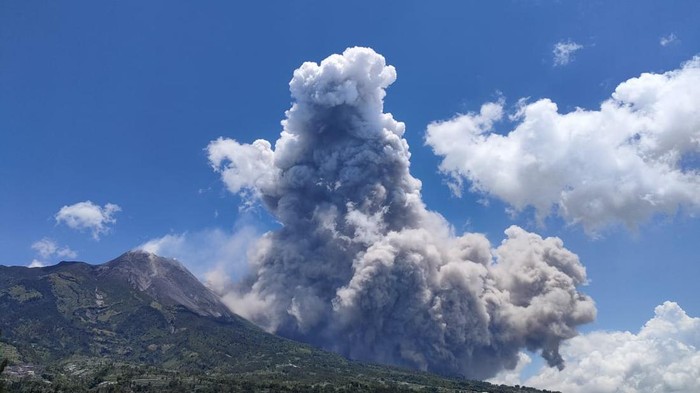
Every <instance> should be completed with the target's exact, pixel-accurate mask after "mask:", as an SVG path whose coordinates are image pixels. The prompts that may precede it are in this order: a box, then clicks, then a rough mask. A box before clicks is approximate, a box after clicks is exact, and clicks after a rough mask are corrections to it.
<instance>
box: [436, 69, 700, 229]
mask: <svg viewBox="0 0 700 393" xmlns="http://www.w3.org/2000/svg"><path fill="white" fill-rule="evenodd" d="M504 112H505V109H504V107H503V103H502V102H496V103H487V104H484V105H483V106H482V107H481V110H480V112H479V113H468V114H464V115H459V116H456V117H455V118H453V119H450V120H447V121H443V122H434V123H432V124H430V125H429V126H428V128H427V133H426V143H427V144H428V145H430V146H431V147H432V149H433V151H434V153H435V154H437V155H439V156H441V157H442V158H443V161H442V163H441V164H440V169H441V171H442V172H443V173H445V174H448V175H449V176H451V177H452V179H453V180H454V187H455V188H457V189H458V188H459V186H460V185H461V182H462V181H463V180H467V181H468V182H470V184H471V189H472V191H476V192H481V193H484V194H486V195H490V196H494V197H497V198H499V199H501V200H503V201H505V202H507V203H508V204H510V205H511V206H512V207H513V208H514V209H515V210H516V211H520V210H522V209H524V208H526V207H528V206H532V207H534V209H535V211H536V215H537V218H538V219H539V220H542V219H543V218H545V217H547V216H549V215H551V214H557V215H559V216H561V217H562V218H564V219H565V220H566V221H567V222H569V223H572V224H575V223H580V224H582V225H583V226H584V228H585V229H586V231H588V232H589V233H595V232H596V231H597V230H598V229H600V228H601V227H604V226H607V225H609V224H613V223H623V224H625V225H627V226H628V227H630V228H636V227H637V226H638V225H639V224H640V223H642V222H643V221H645V220H647V219H649V218H650V217H652V216H654V215H655V214H667V215H673V214H675V213H676V212H677V211H678V209H683V210H684V211H685V212H688V213H691V214H692V213H693V212H695V211H697V210H698V207H700V173H699V172H698V154H699V153H700V57H695V58H694V59H692V60H691V61H689V62H687V63H685V64H684V65H683V66H682V67H681V68H679V69H676V70H673V71H669V72H666V73H662V74H653V73H645V74H642V75H640V76H639V77H636V78H632V79H629V80H627V81H625V82H623V83H621V84H620V85H618V86H617V88H616V89H615V92H614V93H613V94H612V97H611V98H609V99H607V100H605V101H604V102H603V103H602V104H601V105H600V109H598V110H586V109H581V108H577V109H576V110H574V111H571V112H568V113H560V112H559V110H558V108H557V104H556V103H554V102H552V101H551V100H549V99H541V100H538V101H536V102H532V103H525V102H523V101H521V102H520V103H519V105H518V110H517V112H516V113H515V114H514V115H512V116H511V117H510V120H512V121H514V122H515V123H516V124H515V126H514V128H512V129H511V130H510V131H508V132H506V133H502V132H497V130H496V124H497V123H498V122H499V121H501V120H502V119H503V117H504Z"/></svg>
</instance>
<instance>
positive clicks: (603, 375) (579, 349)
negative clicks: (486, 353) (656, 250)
mask: <svg viewBox="0 0 700 393" xmlns="http://www.w3.org/2000/svg"><path fill="white" fill-rule="evenodd" d="M561 354H562V356H563V358H564V360H565V361H566V363H567V365H568V367H567V368H565V369H564V370H562V371H559V370H555V369H551V368H548V367H543V368H542V369H541V370H539V372H537V373H536V374H535V375H533V376H532V377H530V378H528V379H527V380H525V381H524V382H518V379H517V378H514V377H513V373H512V372H505V373H502V374H501V375H499V376H498V377H497V378H495V379H494V380H493V382H501V381H508V382H510V383H523V384H525V385H528V386H534V387H538V388H542V389H554V390H560V391H563V392H570V393H578V392H581V393H583V392H585V393H617V392H624V393H627V392H630V393H632V392H635V393H636V392H640V393H643V392H649V393H651V392H654V393H657V392H658V393H661V392H687V393H690V392H698V391H700V318H694V317H690V316H688V315H687V314H686V313H685V311H683V309H682V308H681V307H680V306H679V305H678V304H676V303H673V302H665V303H664V304H662V305H660V306H658V307H656V310H655V316H654V317H653V318H652V319H651V320H649V321H648V322H647V323H646V324H645V325H644V327H642V328H641V330H640V331H639V332H638V333H631V332H627V331H624V332H623V331H612V332H606V331H597V332H592V333H588V334H584V335H580V336H578V337H574V338H573V339H571V340H569V341H568V342H566V343H565V344H564V345H562V348H561ZM521 360H522V362H521V365H520V366H522V365H523V364H526V363H527V362H528V361H529V358H527V356H524V357H523V358H521ZM517 370H518V369H516V371H517Z"/></svg>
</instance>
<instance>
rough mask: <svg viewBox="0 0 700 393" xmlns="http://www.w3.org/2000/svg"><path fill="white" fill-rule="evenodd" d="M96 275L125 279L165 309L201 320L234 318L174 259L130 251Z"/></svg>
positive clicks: (101, 268) (102, 268) (109, 263)
mask: <svg viewBox="0 0 700 393" xmlns="http://www.w3.org/2000/svg"><path fill="white" fill-rule="evenodd" d="M98 274H100V275H105V276H108V277H114V278H121V279H125V280H126V281H128V282H129V283H130V284H131V285H132V286H133V287H134V288H135V289H138V290H139V291H141V292H145V293H147V294H148V295H150V296H152V297H153V298H154V299H155V300H157V301H158V302H159V303H161V304H163V305H166V306H177V305H180V306H184V307H185V308H187V309H188V310H190V311H192V312H194V313H196V314H199V315H201V316H210V317H215V318H219V317H226V318H233V317H234V314H233V313H232V312H231V311H230V310H229V309H228V308H227V307H226V306H224V305H223V304H222V303H221V301H220V300H219V297H218V296H216V295H215V294H214V293H213V292H212V291H210V290H209V289H208V288H206V287H205V286H204V285H202V283H201V282H200V281H199V280H198V279H197V278H196V277H195V276H194V275H193V274H192V273H190V271H189V270H187V268H186V267H185V266H184V265H183V264H181V263H180V262H179V261H177V260H176V259H170V258H163V257H160V256H158V255H155V254H152V253H148V252H145V251H141V250H134V251H129V252H127V253H124V254H122V255H121V256H119V257H118V258H116V259H113V260H111V261H109V262H107V263H105V264H104V265H101V266H100V267H99V268H98Z"/></svg>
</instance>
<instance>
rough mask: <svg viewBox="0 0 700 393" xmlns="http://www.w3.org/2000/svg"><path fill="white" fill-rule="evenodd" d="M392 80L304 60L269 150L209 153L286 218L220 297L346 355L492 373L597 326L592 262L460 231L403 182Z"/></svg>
mask: <svg viewBox="0 0 700 393" xmlns="http://www.w3.org/2000/svg"><path fill="white" fill-rule="evenodd" d="M395 79H396V71H395V69H394V68H393V67H392V66H389V65H386V63H385V60H384V58H383V57H382V56H381V55H379V54H377V53H375V52H374V51H373V50H371V49H368V48H350V49H347V50H346V51H345V52H344V53H343V54H342V55H332V56H330V57H328V58H327V59H325V60H323V61H322V62H321V63H320V64H316V63H313V62H307V63H304V64H303V65H302V66H301V67H300V68H299V69H297V70H296V71H295V72H294V77H293V78H292V80H291V82H290V90H291V93H292V98H293V105H292V107H291V108H290V109H289V110H288V111H287V112H286V119H285V120H283V121H282V126H283V131H282V133H281V135H280V138H279V139H278V140H277V141H276V142H275V145H274V148H273V147H272V144H271V143H269V142H267V141H264V140H257V141H255V142H253V143H252V144H242V143H239V142H237V141H234V140H231V139H224V138H220V139H218V140H216V141H212V142H211V143H210V144H209V146H208V153H209V159H210V162H211V164H212V166H213V168H214V169H215V170H216V171H218V172H219V173H220V174H221V177H222V180H223V181H224V183H225V184H226V186H227V188H228V189H229V190H230V191H231V192H233V193H237V194H241V195H243V196H244V197H245V199H244V200H245V201H246V203H251V202H253V201H260V203H261V204H262V205H263V206H264V207H265V208H266V209H267V210H268V211H269V212H270V213H271V214H272V215H273V216H274V217H275V218H276V219H277V220H278V221H279V222H280V224H281V228H280V229H279V230H276V231H273V232H269V233H267V234H265V235H264V236H263V237H262V238H261V239H260V240H259V241H258V243H257V244H256V245H255V246H254V247H253V250H252V252H251V253H250V255H249V261H250V264H251V266H250V269H251V273H250V274H249V275H248V276H247V278H246V279H244V280H242V281H241V282H239V283H237V285H235V287H233V288H231V289H230V290H228V291H226V293H225V294H223V299H224V301H225V302H226V303H227V304H228V305H229V306H230V307H231V308H232V310H233V311H235V312H237V313H239V314H241V315H243V316H245V317H247V318H249V319H251V320H252V321H254V322H255V323H257V324H258V325H260V326H262V327H264V328H266V329H267V330H268V331H271V332H276V333H278V334H280V335H283V336H286V337H290V338H294V339H299V340H303V341H306V342H309V343H312V344H315V345H318V346H321V347H323V348H326V349H329V350H333V351H336V352H339V353H341V354H344V355H346V356H349V357H351V358H355V359H361V360H370V361H375V362H382V363H390V364H396V365H402V366H409V367H414V368H419V369H422V370H429V371H433V372H438V373H443V374H452V375H463V376H466V377H472V378H487V377H490V376H493V375H495V374H496V373H497V372H498V371H500V370H502V369H504V368H506V369H509V368H513V367H515V366H516V364H517V362H518V359H519V351H520V350H521V349H523V348H527V349H529V350H532V351H540V353H541V354H542V356H543V357H544V358H545V359H546V360H547V361H548V363H549V364H550V365H552V366H557V367H559V368H562V367H563V362H562V359H561V356H560V355H559V345H560V343H561V342H562V341H564V340H566V339H568V338H571V337H574V336H575V335H576V327H577V326H578V325H580V324H583V323H587V322H590V321H592V320H593V319H594V318H595V312H596V310H595V306H594V303H593V301H592V300H591V299H590V298H589V297H588V296H586V295H584V294H582V293H580V292H579V291H578V289H577V288H578V287H579V286H580V285H583V284H585V283H586V272H585V268H584V267H583V266H582V265H581V263H580V262H579V260H578V257H577V256H576V255H575V254H573V253H572V252H570V251H568V250H567V249H566V248H564V246H563V243H562V241H561V240H559V239H557V238H546V239H543V238H542V237H540V236H538V235H536V234H533V233H529V232H527V231H525V230H523V229H521V228H519V227H516V226H512V227H510V228H508V229H507V230H506V231H505V235H506V238H505V240H503V241H502V242H501V244H500V245H496V246H493V245H492V244H491V243H490V242H489V240H488V239H486V237H485V236H483V235H481V234H477V233H466V234H462V235H460V236H457V235H455V233H454V229H453V228H452V227H451V226H450V225H449V223H448V222H447V221H446V220H445V219H444V218H443V217H442V216H441V215H440V214H438V213H436V212H432V211H430V210H428V209H427V208H426V206H425V205H424V203H423V201H422V198H421V182H420V181H419V180H417V179H415V178H414V177H412V176H411V174H410V171H409V167H410V152H409V149H408V144H407V142H406V140H405V139H404V138H403V134H404V130H405V126H404V124H403V123H401V122H398V121H396V120H394V118H393V117H392V115H391V114H389V113H384V112H383V99H384V96H385V89H386V88H387V87H388V86H389V85H390V84H391V83H393V82H394V81H395Z"/></svg>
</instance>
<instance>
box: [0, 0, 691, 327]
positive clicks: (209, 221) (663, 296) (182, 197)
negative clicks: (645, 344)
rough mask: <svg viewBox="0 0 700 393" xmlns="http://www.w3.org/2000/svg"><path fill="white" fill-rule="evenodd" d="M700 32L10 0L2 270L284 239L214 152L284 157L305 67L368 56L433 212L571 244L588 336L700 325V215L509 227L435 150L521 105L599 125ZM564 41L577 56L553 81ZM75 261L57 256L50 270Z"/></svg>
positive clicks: (633, 8)
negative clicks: (194, 237)
mask: <svg viewBox="0 0 700 393" xmlns="http://www.w3.org/2000/svg"><path fill="white" fill-rule="evenodd" d="M698 15H700V3H698V2H696V1H674V2H659V1H617V2H605V1H499V2H437V3H436V2H417V1H415V2H414V1H412V2H408V1H407V2H400V3H399V2H397V3H389V2H364V1H361V2H352V3H340V2H322V1H302V2H282V1H279V2H255V3H254V2H250V3H249V4H239V3H234V2H207V3H196V4H195V3H187V2H165V1H162V2H156V1H154V2H135V1H134V2H120V3H119V4H116V3H104V2H87V1H77V2H70V3H43V4H38V3H32V2H21V1H15V2H10V1H4V2H2V3H0V189H1V192H0V222H2V225H0V248H1V249H2V250H3V253H2V260H0V263H3V264H10V265H15V264H16V265H27V264H29V263H30V262H31V261H32V260H33V259H37V258H40V257H41V255H39V254H40V252H39V251H38V250H37V249H36V247H35V248H34V249H33V248H32V245H33V244H35V243H36V242H37V241H39V240H41V239H45V238H46V239H50V240H51V241H53V242H54V243H55V244H56V245H58V246H59V248H60V247H65V246H67V247H69V248H70V250H72V251H73V252H74V253H75V254H77V256H76V258H75V259H78V260H85V261H89V262H93V263H100V262H104V261H107V260H109V259H111V258H113V257H115V256H117V255H119V254H121V253H122V252H124V251H126V250H128V249H131V248H134V247H136V246H138V245H140V244H143V243H145V242H147V241H149V240H151V239H155V238H160V237H162V236H165V235H167V234H172V235H177V234H182V233H185V232H186V233H195V234H196V233H202V232H203V231H217V230H219V231H222V232H223V233H233V232H235V231H236V228H240V227H241V226H242V225H245V226H246V227H253V228H255V231H256V232H257V233H259V232H262V231H265V230H267V229H270V228H274V226H275V224H274V222H273V220H271V218H270V217H269V216H268V215H267V214H266V213H265V212H264V210H263V209H256V210H253V211H252V212H249V213H245V214H243V213H240V212H239V204H240V201H241V200H240V198H239V197H237V196H234V195H231V194H230V193H229V192H227V191H226V188H225V186H224V184H223V183H222V182H221V180H220V178H219V174H217V173H215V172H214V171H212V170H211V168H210V166H209V162H208V159H207V152H206V150H205V149H206V147H207V145H208V144H209V142H210V141H212V140H214V139H216V138H218V137H220V136H224V137H229V138H234V139H236V140H238V141H240V142H245V143H250V142H252V141H253V140H255V139H258V138H264V139H267V140H272V141H274V140H276V139H277V137H278V135H279V133H280V131H281V126H280V121H281V120H282V119H283V118H284V111H285V110H287V109H288V108H289V106H290V102H291V98H290V95H289V87H288V82H289V80H290V79H291V77H292V72H293V70H294V69H296V68H297V67H299V65H301V63H303V62H304V61H315V62H319V61H321V60H322V59H324V58H325V57H327V56H328V55H330V54H333V53H340V52H342V51H343V50H344V49H345V48H347V47H352V46H367V47H371V48H373V49H374V50H375V51H377V52H378V53H380V54H382V55H383V56H384V57H385V58H386V60H387V63H388V64H391V65H393V66H394V67H396V70H397V74H398V79H397V81H396V82H395V83H394V84H393V85H392V86H390V87H389V88H388V90H387V97H386V99H385V111H386V112H391V113H392V114H393V115H394V118H396V119H397V120H399V121H402V122H405V123H406V128H407V131H406V134H405V138H406V140H407V141H408V143H409V145H410V148H411V153H412V157H411V173H412V174H413V176H415V177H417V178H418V179H420V180H421V181H422V182H423V189H422V192H423V199H424V201H425V203H426V204H427V206H428V208H429V209H432V210H435V211H438V212H439V213H441V214H442V215H444V216H445V217H446V218H447V219H448V221H449V222H450V223H451V224H452V225H453V226H454V228H455V230H456V232H462V231H473V232H481V233H484V234H486V235H487V236H488V237H489V238H490V239H491V241H492V242H499V241H500V239H501V238H502V237H503V236H502V232H503V230H504V229H505V228H507V227H508V226H509V225H511V224H517V225H520V226H522V227H523V228H526V229H527V230H529V231H532V232H537V233H539V234H541V235H543V236H558V237H560V238H561V239H562V240H563V241H564V244H565V246H566V247H567V248H568V249H569V250H571V251H573V252H575V253H576V254H578V256H579V257H580V259H581V261H582V262H583V264H584V265H585V266H586V268H587V270H588V278H589V279H590V284H589V285H588V286H587V287H585V288H583V291H584V292H585V293H587V294H588V295H590V296H591V297H592V298H593V299H594V300H595V301H596V306H597V308H598V317H597V320H596V321H595V322H594V323H592V324H590V325H587V326H584V327H583V328H582V331H584V332H586V331H590V330H600V329H604V330H631V331H636V330H638V329H639V328H640V327H641V326H642V325H643V324H644V323H645V322H646V321H647V320H649V319H650V318H651V317H652V316H653V310H654V307H655V306H657V305H660V304H662V303H663V302H664V301H666V300H671V301H675V302H677V303H678V304H679V305H680V306H681V307H682V308H683V309H684V310H685V312H687V313H688V315H693V316H698V315H700V296H698V295H699V292H698V289H697V288H698V287H697V277H700V258H699V257H698V253H697V239H698V238H699V236H700V220H698V219H697V218H696V217H693V215H692V214H690V213H689V212H688V211H689V210H692V209H687V210H681V212H679V213H677V214H674V215H672V216H670V217H669V216H667V215H660V216H655V217H653V218H652V219H650V220H645V221H643V222H642V223H641V225H640V226H639V228H638V229H637V230H628V229H626V228H624V227H623V226H619V225H612V226H606V227H605V228H604V229H603V230H601V231H600V234H599V235H598V236H591V235H590V234H587V233H585V231H584V230H583V228H582V226H581V225H567V223H566V221H565V220H564V219H562V218H561V217H557V216H556V215H555V216H549V217H548V218H547V219H545V221H544V223H543V224H541V225H538V224H537V223H536V222H535V220H534V218H533V211H532V209H526V210H525V211H524V212H521V213H520V214H517V215H515V216H512V215H509V214H508V213H507V212H506V208H507V206H508V205H507V203H506V202H504V201H502V200H500V199H499V198H496V197H491V198H488V199H489V203H488V204H487V205H486V204H483V203H479V202H478V201H479V200H481V199H483V198H484V195H483V194H478V193H472V192H469V191H468V188H469V187H468V186H469V183H468V182H467V183H466V185H467V187H466V189H465V191H464V192H463V195H462V197H461V198H459V197H455V196H453V195H452V194H451V192H450V189H449V188H448V187H447V185H446V183H447V180H448V178H447V177H446V176H445V175H443V174H441V173H440V172H439V169H438V167H439V165H440V162H441V158H440V157H438V156H436V155H435V154H434V153H433V151H432V149H431V147H430V146H426V143H425V141H426V139H425V138H426V128H427V126H428V124H430V123H431V122H434V121H441V120H448V119H451V118H453V117H454V116H455V115H457V114H462V113H468V112H478V111H479V108H480V107H481V105H482V104H483V103H485V102H493V101H498V100H499V99H500V100H504V102H505V104H504V105H505V107H506V108H507V109H508V110H514V109H513V108H514V106H515V105H516V103H517V101H518V99H520V98H522V97H529V98H530V101H536V100H538V99H541V98H549V99H551V100H552V101H554V102H556V103H557V104H558V107H559V111H560V112H562V113H565V112H569V111H572V110H574V109H575V108H576V107H582V108H585V109H589V110H596V109H598V108H599V105H600V103H601V102H602V101H604V100H606V99H608V98H609V97H610V95H611V93H612V92H613V91H614V89H615V87H616V86H617V85H618V84H620V83H622V82H624V81H625V80H628V79H630V78H633V77H637V76H639V75H640V74H641V73H643V72H653V73H663V72H666V71H670V70H674V69H678V68H679V67H681V64H683V63H684V62H686V61H688V60H690V59H692V58H693V56H695V55H697V54H700V24H698V23H697V17H698ZM663 39H665V40H664V42H663V43H664V45H662V40H663ZM557 43H575V44H578V45H580V48H579V49H578V50H575V51H574V52H572V54H571V58H570V59H569V61H568V63H567V64H559V65H556V64H555V59H554V56H553V50H554V48H555V45H556V44H557ZM510 125H511V124H508V121H505V122H503V123H501V124H500V125H498V126H497V129H496V132H497V133H498V132H501V133H505V132H507V131H508V130H509V128H508V127H509V126H510ZM499 127H500V128H499ZM694 164H697V160H695V161H693V159H690V160H689V161H688V164H687V165H688V166H689V167H694V168H697V166H694ZM83 201H92V202H94V203H95V204H97V205H100V206H105V204H107V203H112V204H116V205H118V206H119V207H120V211H116V212H113V214H112V218H113V219H114V220H115V222H106V223H105V227H104V228H103V231H101V232H99V233H97V234H96V233H95V231H94V227H92V228H93V229H90V228H87V229H83V230H75V229H73V228H71V227H70V225H68V224H67V222H66V221H60V220H59V221H60V222H59V221H57V219H56V217H57V214H58V212H59V210H60V209H61V208H62V207H64V206H70V205H73V204H75V203H78V202H83ZM97 238H98V239H97ZM40 259H41V258H40ZM60 259H62V258H60V257H59V256H58V255H57V253H56V252H54V253H49V254H46V257H45V258H43V261H44V262H46V263H55V262H57V261H58V260H60ZM185 262H187V261H185ZM190 263H193V262H190ZM191 267H192V268H193V270H194V271H195V272H197V273H198V274H203V273H204V272H205V271H206V270H207V269H208V268H209V267H207V266H196V265H194V266H192V265H191Z"/></svg>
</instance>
